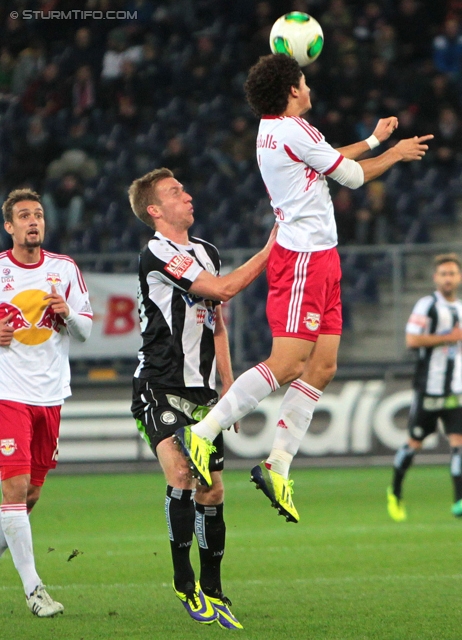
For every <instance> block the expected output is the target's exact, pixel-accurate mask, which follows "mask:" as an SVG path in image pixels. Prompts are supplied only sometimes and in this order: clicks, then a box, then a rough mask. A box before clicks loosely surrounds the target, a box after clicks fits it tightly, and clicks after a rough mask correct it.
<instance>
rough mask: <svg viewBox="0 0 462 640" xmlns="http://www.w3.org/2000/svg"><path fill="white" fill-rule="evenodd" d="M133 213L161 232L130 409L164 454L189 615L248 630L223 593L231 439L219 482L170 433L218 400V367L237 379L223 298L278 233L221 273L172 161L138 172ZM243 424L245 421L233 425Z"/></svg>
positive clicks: (168, 508)
mask: <svg viewBox="0 0 462 640" xmlns="http://www.w3.org/2000/svg"><path fill="white" fill-rule="evenodd" d="M129 197H130V204H131V207H132V209H133V212H134V213H135V215H136V216H137V217H138V218H139V219H140V220H142V221H143V222H144V223H145V224H147V225H148V226H149V227H151V228H152V229H153V230H154V235H153V237H152V239H151V240H150V241H149V243H148V245H147V246H146V247H145V248H144V249H143V250H142V252H141V256H140V265H139V291H138V303H139V314H140V323H141V336H142V346H141V349H140V351H139V354H138V355H139V366H138V367H137V369H136V372H135V374H134V379H133V403H132V413H133V415H134V417H135V419H136V422H137V426H138V429H139V430H140V433H141V434H142V436H143V437H144V438H145V440H146V441H147V442H148V444H149V445H150V447H151V449H152V451H153V452H154V453H155V455H156V456H157V458H158V460H159V463H160V465H161V467H162V469H163V471H164V475H165V478H166V481H167V495H166V500H165V514H166V518H167V525H168V532H169V538H170V545H171V552H172V560H173V567H174V579H173V587H174V590H175V593H176V595H177V596H178V598H179V599H180V600H181V601H182V603H183V605H184V606H185V608H186V610H187V612H188V613H189V615H190V616H191V617H192V618H193V619H194V620H196V621H198V622H201V623H203V624H210V623H212V622H214V621H215V620H216V621H217V622H218V623H219V624H220V626H222V627H225V628H230V629H236V628H238V629H241V628H242V625H241V624H240V623H239V622H238V620H237V619H236V618H235V617H234V615H233V614H232V613H231V611H230V609H229V606H230V604H231V603H230V601H229V599H228V598H226V596H224V595H223V592H222V585H221V575H220V565H221V560H222V558H223V553H224V546H225V530H226V529H225V523H224V519H223V495H224V491H223V482H222V477H221V476H222V470H223V438H221V439H220V440H217V441H216V442H215V446H216V451H215V452H214V454H213V455H212V456H211V458H210V466H209V471H210V476H211V478H212V484H211V486H210V487H209V486H203V485H201V484H198V483H197V481H196V480H195V479H194V478H193V477H192V475H191V470H190V468H189V463H188V462H187V460H186V458H185V457H184V455H183V453H181V452H180V450H179V448H178V446H177V445H176V444H175V442H174V440H173V438H172V436H173V434H174V433H175V430H176V429H178V427H181V426H186V425H189V424H191V423H195V422H197V421H198V420H200V419H201V418H202V417H204V416H205V415H206V413H207V412H208V411H209V410H210V408H211V407H212V406H213V405H214V404H215V403H216V402H217V399H218V394H217V392H216V390H215V374H216V371H217V370H218V373H219V375H220V378H221V383H222V391H223V393H224V392H226V390H227V389H228V388H229V387H230V385H231V384H232V382H233V374H232V369H231V359H230V354H229V346H228V337H227V332H226V327H225V325H224V322H223V317H222V313H221V305H220V302H221V301H226V300H229V299H230V298H232V297H233V296H234V295H235V294H236V293H238V292H239V291H241V290H242V289H244V288H245V287H246V286H247V285H249V284H250V283H251V282H252V281H253V280H254V279H255V278H256V277H257V276H258V275H259V274H260V273H262V271H263V270H264V269H265V266H266V262H267V259H268V255H269V251H270V248H271V246H272V244H273V242H274V237H275V232H274V231H273V233H272V234H271V236H270V239H269V241H268V244H267V245H266V246H265V247H264V249H263V250H262V251H260V252H259V253H258V254H257V255H255V256H254V257H253V258H251V259H250V260H249V261H248V262H246V263H245V264H244V265H242V266H241V267H239V268H238V269H236V270H235V271H233V272H231V273H229V274H226V275H225V276H220V277H219V271H220V258H219V255H218V251H217V249H216V248H215V247H214V246H213V245H211V244H209V243H208V242H205V241H204V240H200V239H198V238H194V237H189V235H188V230H189V228H190V227H191V225H192V224H193V222H194V217H193V213H194V209H193V206H192V198H191V196H190V195H189V194H188V193H186V191H185V190H184V188H183V186H182V185H181V184H180V183H179V182H178V180H176V179H175V177H174V175H173V173H172V172H171V171H170V170H169V169H165V168H162V169H157V170H154V171H151V172H150V173H148V174H146V175H145V176H143V177H141V178H139V179H138V180H135V181H134V182H133V184H132V185H131V187H130V189H129ZM235 428H236V430H237V427H235ZM194 533H195V534H196V538H197V540H198V543H199V556H200V564H201V570H200V579H199V580H198V581H196V578H195V574H194V570H193V568H192V565H191V562H190V558H189V555H190V548H191V545H192V540H193V535H194Z"/></svg>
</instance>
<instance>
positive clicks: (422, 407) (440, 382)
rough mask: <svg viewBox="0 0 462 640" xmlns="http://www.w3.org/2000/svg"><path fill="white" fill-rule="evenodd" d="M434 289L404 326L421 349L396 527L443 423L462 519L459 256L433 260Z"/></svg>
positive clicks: (391, 502)
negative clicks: (416, 466) (414, 473)
mask: <svg viewBox="0 0 462 640" xmlns="http://www.w3.org/2000/svg"><path fill="white" fill-rule="evenodd" d="M434 264H435V271H434V274H433V281H434V283H435V287H436V290H435V291H434V292H433V293H432V294H431V295H429V296H424V297H423V298H420V300H418V301H417V302H416V304H415V306H414V308H413V310H412V313H411V316H410V318H409V320H408V322H407V325H406V344H407V346H408V347H409V348H411V349H418V360H417V365H416V370H415V375H414V399H413V402H412V406H411V411H410V413H409V425H408V428H409V439H408V441H407V443H406V444H405V445H403V446H402V447H401V448H400V449H399V450H398V451H397V452H396V455H395V460H394V465H393V480H392V486H391V487H388V489H387V501H388V503H387V504H388V513H389V515H390V517H391V518H392V519H393V520H395V521H396V522H403V521H404V520H406V518H407V514H406V508H405V506H404V502H403V499H402V489H403V481H404V477H405V475H406V472H407V470H408V469H409V467H410V466H411V464H412V461H413V460H414V456H415V454H416V453H417V452H418V451H420V449H421V448H422V444H423V441H424V440H425V438H426V437H427V436H429V435H430V434H431V433H434V432H435V431H436V428H437V422H438V419H440V420H441V422H442V424H443V427H444V431H445V433H446V435H447V437H448V440H449V444H450V446H451V465H450V466H451V476H452V481H453V485H454V503H453V505H452V513H453V514H454V516H456V517H462V328H461V326H462V301H461V300H460V299H459V298H458V297H457V292H458V289H459V287H460V283H461V279H462V276H461V262H460V259H459V257H458V256H457V255H456V254H455V253H447V254H442V255H439V256H436V257H435V261H434Z"/></svg>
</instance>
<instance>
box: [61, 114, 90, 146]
mask: <svg viewBox="0 0 462 640" xmlns="http://www.w3.org/2000/svg"><path fill="white" fill-rule="evenodd" d="M61 146H62V148H63V149H81V150H82V151H86V152H87V153H94V151H95V147H96V136H95V135H94V134H93V133H92V132H91V131H90V125H89V120H88V118H80V119H79V120H74V122H73V123H72V124H71V126H70V129H69V132H68V133H66V135H65V136H64V137H63V139H62V140H61Z"/></svg>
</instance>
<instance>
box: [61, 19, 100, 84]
mask: <svg viewBox="0 0 462 640" xmlns="http://www.w3.org/2000/svg"><path fill="white" fill-rule="evenodd" d="M102 55H103V54H102V51H100V48H99V47H98V45H96V44H95V43H94V42H93V37H92V34H91V31H90V29H88V27H81V28H80V29H77V31H76V32H75V36H74V42H73V43H72V44H71V45H69V46H68V47H67V48H66V49H65V50H64V52H63V54H62V56H61V59H60V69H61V73H62V74H63V76H64V77H69V76H72V75H74V73H75V72H76V71H77V69H78V68H79V67H83V66H88V67H90V68H91V69H92V71H93V76H94V77H97V76H99V74H100V71H101V59H102Z"/></svg>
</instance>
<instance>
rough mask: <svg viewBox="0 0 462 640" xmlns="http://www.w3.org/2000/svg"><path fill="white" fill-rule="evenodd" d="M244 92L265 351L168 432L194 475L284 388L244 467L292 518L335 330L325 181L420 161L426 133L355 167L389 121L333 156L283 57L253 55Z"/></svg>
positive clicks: (332, 227)
mask: <svg viewBox="0 0 462 640" xmlns="http://www.w3.org/2000/svg"><path fill="white" fill-rule="evenodd" d="M245 89H246V94H247V100H248V102H249V104H250V106H251V108H252V110H253V111H254V113H255V114H256V115H257V116H258V117H259V118H261V120H260V127H259V131H258V137H257V162H258V166H259V169H260V172H261V175H262V178H263V181H264V183H265V186H266V189H267V191H268V194H269V197H270V199H271V204H272V207H273V210H274V214H275V216H276V219H277V221H278V224H279V230H278V235H277V240H276V243H275V244H274V247H273V249H272V252H271V255H270V258H269V260H268V267H267V274H268V285H269V293H268V302H267V317H268V321H269V325H270V328H271V331H272V335H273V347H272V351H271V355H270V357H269V358H268V359H267V360H266V361H265V362H262V363H260V364H258V365H257V366H256V367H254V368H253V369H250V370H249V371H246V372H245V373H244V374H242V375H241V376H240V377H239V378H238V379H237V380H236V381H235V382H234V384H233V385H232V386H231V388H230V389H229V391H228V392H227V393H226V395H225V396H224V397H223V398H222V399H221V400H220V401H219V402H218V404H217V405H216V406H215V407H214V408H213V409H212V410H211V411H210V413H209V414H208V415H207V416H206V417H205V418H204V419H203V420H202V421H201V422H199V423H198V424H197V425H193V426H191V427H190V428H189V427H188V428H186V429H182V430H179V431H178V432H177V436H178V438H179V439H180V440H181V441H182V443H183V448H184V451H185V452H186V454H187V455H188V456H189V458H190V459H191V461H192V462H193V463H194V464H195V466H196V467H197V469H198V472H200V473H203V471H205V470H206V465H207V442H208V441H213V440H214V438H215V437H216V436H217V435H218V434H219V433H220V432H221V430H222V429H226V428H228V427H229V426H230V425H231V424H233V423H234V422H236V420H240V419H241V418H242V417H243V416H245V415H246V414H247V413H249V412H250V411H252V410H253V409H255V407H256V406H257V404H258V403H259V402H260V401H261V400H263V398H265V397H266V396H267V395H269V394H270V393H272V392H273V391H275V390H276V389H278V388H279V387H280V386H281V385H283V384H286V383H288V382H290V383H291V384H290V386H289V389H288V391H287V392H286V394H285V396H284V399H283V401H282V405H281V409H280V413H279V419H278V423H277V426H276V434H275V438H274V442H273V447H272V450H271V453H270V455H269V457H268V459H267V460H266V462H264V463H262V464H260V465H258V466H256V467H254V469H252V471H251V479H252V480H253V481H254V482H255V483H256V485H257V487H258V488H260V489H262V490H263V492H264V493H265V495H266V496H267V497H268V498H269V499H270V501H271V503H272V505H273V506H274V507H276V508H277V509H278V511H279V513H280V514H281V515H284V516H285V517H286V519H287V520H288V521H291V522H298V520H299V515H298V512H297V510H296V508H295V506H294V504H293V500H292V492H293V489H292V483H291V481H290V480H289V469H290V465H291V462H292V459H293V457H294V455H295V454H296V453H297V451H298V449H299V446H300V442H301V441H302V439H303V437H304V435H305V433H306V431H307V429H308V427H309V425H310V422H311V418H312V416H313V412H314V410H315V408H316V405H317V403H318V402H319V399H320V397H321V395H322V392H323V390H324V389H325V387H326V386H327V385H328V383H329V382H330V380H331V379H332V377H333V376H334V374H335V371H336V366H337V352H338V347H339V344H340V334H341V332H342V317H341V303H340V277H341V272H340V261H339V256H338V253H337V249H336V245H337V231H336V224H335V218H334V210H333V205H332V200H331V197H330V194H329V188H328V186H327V180H326V177H327V176H329V177H330V178H332V179H333V180H336V181H337V182H339V183H340V184H342V185H345V186H347V187H350V188H352V189H356V188H358V187H360V186H361V185H363V184H364V183H365V182H368V181H369V180H373V179H375V178H377V177H378V176H380V175H382V173H384V172H385V171H386V170H387V169H389V168H390V167H392V166H393V165H394V164H395V163H397V162H401V161H404V162H408V161H411V160H420V159H421V158H422V157H423V156H424V155H425V152H426V150H427V148H428V147H427V145H426V144H425V143H426V141H427V140H429V139H430V138H432V137H433V136H431V135H429V136H423V137H421V138H418V137H415V138H410V139H408V140H401V141H399V142H398V143H397V144H396V145H395V146H394V147H392V148H389V149H387V150H386V151H385V152H384V153H382V154H381V155H379V156H377V157H374V158H368V159H365V160H359V161H358V162H356V158H359V157H360V156H361V155H362V154H364V153H365V152H367V151H369V150H370V149H372V148H374V147H376V146H378V145H379V144H380V143H381V142H384V141H385V140H387V139H388V138H389V137H390V135H391V134H392V133H393V131H394V130H395V129H396V128H397V126H398V121H397V118H395V117H389V118H385V119H382V120H379V122H378V124H377V126H376V128H375V130H374V133H373V134H372V135H371V136H370V137H369V138H368V139H367V140H363V141H362V142H357V143H355V144H352V145H350V146H347V147H344V148H342V149H338V150H336V149H333V148H332V147H331V146H330V144H328V143H327V142H326V140H325V139H324V136H323V135H322V133H321V132H320V131H318V130H317V129H316V128H315V127H313V126H311V125H310V124H309V123H308V122H307V121H306V120H305V119H304V118H303V117H302V115H303V114H304V113H306V112H307V111H309V109H310V108H311V98H310V89H309V87H307V85H306V82H305V76H304V75H303V73H302V71H301V69H300V66H299V65H298V63H297V62H296V61H295V60H294V59H293V58H291V57H289V56H286V55H283V54H276V55H269V56H264V57H262V58H260V60H259V62H258V63H257V64H256V65H254V66H253V67H252V68H251V69H250V72H249V75H248V78H247V81H246V84H245ZM203 475H204V474H203ZM205 479H206V480H208V478H205Z"/></svg>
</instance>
